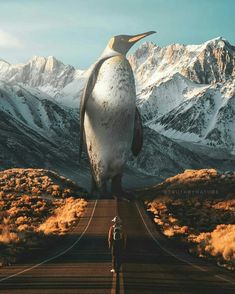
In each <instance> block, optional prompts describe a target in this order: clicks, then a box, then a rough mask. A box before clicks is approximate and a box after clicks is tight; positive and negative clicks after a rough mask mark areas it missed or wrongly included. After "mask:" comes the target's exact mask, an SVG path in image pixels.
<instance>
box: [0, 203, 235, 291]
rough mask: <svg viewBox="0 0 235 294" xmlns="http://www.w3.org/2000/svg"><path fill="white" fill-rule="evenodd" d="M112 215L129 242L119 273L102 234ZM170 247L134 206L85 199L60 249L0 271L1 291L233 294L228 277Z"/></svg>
mask: <svg viewBox="0 0 235 294" xmlns="http://www.w3.org/2000/svg"><path fill="white" fill-rule="evenodd" d="M116 214H119V215H120V216H121V218H122V219H123V222H124V225H125V227H126V231H127V234H128V239H127V249H126V252H125V254H124V263H123V266H122V272H121V273H120V274H119V275H116V274H114V275H112V274H111V273H110V269H111V255H110V252H109V249H108V244H107V232H108V229H109V226H110V224H111V219H112V218H113V217H114V216H115V215H116ZM171 244H172V243H171V242H169V241H167V240H165V238H163V237H162V236H161V235H160V234H158V233H157V231H156V229H155V227H154V224H153V223H152V222H151V221H150V220H149V219H148V217H147V216H146V214H145V212H144V209H143V207H142V206H141V205H139V204H138V203H137V202H136V203H127V202H118V203H116V202H115V201H114V200H105V199H102V200H98V201H90V202H89V205H88V208H87V213H86V214H85V216H84V217H83V218H82V219H81V220H80V222H79V224H78V226H77V228H76V229H75V230H74V231H73V232H72V233H71V235H70V237H69V238H68V240H67V243H66V244H63V248H60V246H58V248H49V249H48V252H45V253H44V256H37V257H36V258H35V259H33V258H31V264H29V263H27V258H25V263H21V264H17V265H14V266H9V267H5V268H2V269H0V293H1V294H9V293H12V294H15V293H21V294H24V293H25V294H28V293H37V294H40V293H58V294H59V293H63V294H67V293H81V294H83V293H89V294H92V293H102V294H105V293H113V294H114V293H120V294H122V293H131V294H132V293H133V294H134V293H135V294H138V293H140V294H145V293H220V294H223V293H235V278H234V275H233V274H232V273H229V272H228V271H226V270H224V269H221V268H218V267H216V266H213V265H211V264H209V263H207V262H205V261H202V260H199V259H196V258H193V257H191V256H189V255H188V254H187V253H185V252H184V250H182V249H181V248H178V247H177V246H175V245H174V246H172V245H171Z"/></svg>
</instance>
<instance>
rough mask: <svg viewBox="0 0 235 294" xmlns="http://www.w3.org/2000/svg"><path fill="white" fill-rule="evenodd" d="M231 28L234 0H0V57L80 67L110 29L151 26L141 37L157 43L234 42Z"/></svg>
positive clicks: (139, 29)
mask: <svg viewBox="0 0 235 294" xmlns="http://www.w3.org/2000/svg"><path fill="white" fill-rule="evenodd" d="M234 28H235V0H116V1H114V0H0V58H1V59H4V60H6V61H8V62H10V63H25V62H26V61H27V60H28V59H30V58H31V57H32V56H34V55H40V56H50V55H53V56H55V57H56V58H58V59H59V60H61V61H62V62H63V63H65V64H71V65H73V66H75V67H76V68H79V69H86V68H88V67H89V66H90V65H91V64H92V63H93V62H95V60H96V59H97V58H98V57H99V56H100V54H101V53H102V51H103V49H104V48H105V47H106V44H107V42H108V40H109V39H110V38H111V37H112V36H115V35H119V34H128V35H132V34H138V33H142V32H146V31H150V30H155V31H157V34H154V35H152V36H150V37H148V38H146V40H145V41H152V42H154V43H156V44H157V45H159V46H166V45H169V44H172V43H180V44H200V43H203V42H205V41H207V40H210V39H213V38H216V37H218V36H222V37H224V38H225V39H227V40H228V41H229V42H230V43H231V44H233V45H235V34H234ZM140 42H143V40H141V41H140ZM140 42H139V43H137V44H136V45H135V46H134V48H133V49H131V52H133V50H135V49H136V48H137V47H138V45H140ZM131 52H130V53H131Z"/></svg>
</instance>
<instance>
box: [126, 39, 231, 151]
mask: <svg viewBox="0 0 235 294" xmlns="http://www.w3.org/2000/svg"><path fill="white" fill-rule="evenodd" d="M129 60H130V63H131V65H132V68H133V69H134V73H135V77H136V81H137V85H138V105H139V107H140V110H141V114H142V117H143V118H144V122H145V124H146V125H148V126H149V127H150V128H152V129H154V130H156V131H157V132H159V133H161V134H163V135H165V136H167V137H169V138H171V139H177V140H183V141H189V142H193V143H199V144H202V145H209V146H214V147H217V148H226V149H228V150H229V151H230V152H231V153H233V154H234V153H235V135H234V130H235V122H234V113H235V104H234V99H235V47H234V46H232V45H230V44H229V42H228V41H226V40H224V39H223V38H221V37H220V38H216V39H213V40H210V41H208V42H206V43H204V44H202V45H188V46H186V45H179V44H173V45H169V46H167V47H164V48H160V47H159V46H156V45H154V44H153V43H144V44H143V45H141V46H140V48H139V49H137V51H136V52H135V53H134V54H133V55H132V56H130V57H129Z"/></svg>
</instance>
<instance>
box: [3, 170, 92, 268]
mask: <svg viewBox="0 0 235 294" xmlns="http://www.w3.org/2000/svg"><path fill="white" fill-rule="evenodd" d="M84 195H85V191H84V190H83V189H82V188H80V187H78V186H77V185H76V184H75V183H74V182H72V181H70V180H68V179H66V178H64V177H61V176H59V175H57V174H56V173H54V172H51V171H48V170H43V169H10V170H6V171H2V172H0V211H1V213H0V247H1V253H0V262H1V263H2V264H7V263H9V262H14V261H15V260H16V259H17V257H18V256H19V255H20V253H22V252H23V251H27V250H28V248H32V247H37V246H38V244H39V243H40V242H41V241H42V240H43V239H45V240H46V236H47V235H48V236H50V235H57V236H59V235H63V234H65V233H66V232H67V231H69V230H71V229H72V228H73V226H74V225H76V223H77V221H78V220H79V217H80V216H81V215H82V214H83V213H84V210H85V207H86V204H87V202H86V201H85V200H84V199H83V198H82V197H83V196H84Z"/></svg>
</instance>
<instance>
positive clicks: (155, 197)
mask: <svg viewBox="0 0 235 294" xmlns="http://www.w3.org/2000/svg"><path fill="white" fill-rule="evenodd" d="M144 195H148V196H147V197H148V200H147V201H145V203H146V205H147V209H148V210H149V211H150V212H152V216H153V218H154V222H155V223H156V224H157V226H158V227H159V229H160V230H161V231H162V233H163V234H164V235H165V236H167V237H168V238H171V239H177V240H180V241H181V242H183V243H184V244H186V246H187V247H188V249H189V251H190V252H191V253H193V254H196V255H197V256H200V257H202V258H207V259H211V260H215V261H216V262H217V264H218V265H220V266H224V267H226V268H228V269H230V270H234V269H235V173H233V172H227V173H224V174H221V173H219V172H217V171H216V170H214V169H204V170H186V171H185V172H184V173H182V174H179V175H176V176H174V177H171V178H168V179H167V180H165V181H164V182H163V183H161V184H159V185H157V186H155V187H152V188H149V189H146V190H145V191H144V192H143V193H142V197H144Z"/></svg>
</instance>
